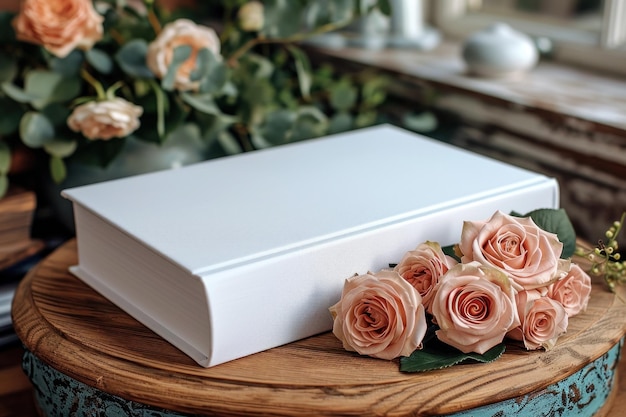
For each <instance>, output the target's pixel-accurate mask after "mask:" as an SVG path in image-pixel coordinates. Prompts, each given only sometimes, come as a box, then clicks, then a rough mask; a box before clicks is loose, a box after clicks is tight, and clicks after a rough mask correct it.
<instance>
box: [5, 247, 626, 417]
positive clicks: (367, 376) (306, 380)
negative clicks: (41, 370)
mask: <svg viewBox="0 0 626 417" xmlns="http://www.w3.org/2000/svg"><path fill="white" fill-rule="evenodd" d="M111 261H112V262H113V261H114V260H111ZM76 262H77V257H76V245H75V241H70V242H69V243H67V244H65V245H64V246H62V247H61V248H60V249H58V250H57V251H56V252H54V253H53V254H52V255H51V256H49V257H48V258H46V260H45V261H44V262H42V263H40V264H39V265H38V266H37V267H36V268H35V269H33V270H32V271H31V272H30V273H29V275H28V276H27V277H26V278H25V279H24V281H23V282H22V284H21V285H20V287H19V288H18V291H17V293H16V299H15V302H14V306H13V318H14V326H15V329H16V332H17V334H18V336H19V337H20V339H21V340H22V341H23V342H24V344H25V346H26V348H28V349H29V350H31V351H32V352H33V353H35V355H37V357H38V358H40V359H41V360H43V361H44V362H46V363H48V364H49V365H50V366H52V367H54V368H56V369H57V370H59V371H61V372H63V373H65V374H66V375H68V376H70V377H72V378H74V379H76V380H79V381H81V382H84V383H86V384H88V385H91V386H94V387H96V388H99V389H101V390H104V391H106V392H108V393H111V394H114V395H118V396H120V397H123V398H126V399H129V400H134V401H137V402H140V403H144V404H149V405H153V406H157V407H164V408H168V409H171V410H174V411H179V412H186V413H197V414H219V415H258V414H274V415H311V413H312V412H313V413H314V414H316V415H330V414H338V413H339V414H344V415H363V416H366V415H377V414H378V415H380V414H395V415H411V414H412V415H437V414H447V413H453V412H457V411H460V410H465V409H470V408H474V407H477V406H480V405H484V404H488V403H493V402H498V401H503V400H506V399H509V398H514V397H517V396H520V395H525V394H527V393H532V392H535V391H538V390H541V389H543V388H545V387H546V386H547V385H549V384H552V383H555V382H557V381H559V380H561V379H563V378H565V377H567V376H569V375H571V374H573V373H574V372H576V371H577V370H579V369H580V368H582V367H583V366H584V365H586V364H588V363H590V362H592V361H594V360H595V359H597V358H598V357H600V356H601V355H603V354H604V353H605V352H607V351H608V350H609V349H610V348H611V347H612V346H614V345H615V344H616V343H617V342H618V341H619V340H620V338H621V337H622V336H623V335H624V330H625V328H626V303H624V302H622V301H620V300H619V299H618V298H617V297H616V296H615V295H614V294H612V293H610V292H608V291H607V290H606V289H605V287H604V286H603V283H602V282H596V283H594V289H593V294H592V298H591V302H590V305H589V307H588V309H587V311H586V312H585V313H583V314H581V315H579V316H576V317H574V318H572V319H571V321H570V326H569V329H568V333H567V334H566V335H565V336H563V337H562V338H561V339H560V340H559V342H558V343H557V346H556V347H555V348H554V349H553V350H551V351H548V352H544V351H534V352H527V351H525V350H524V349H523V348H521V347H519V345H515V344H509V345H508V347H507V351H506V353H505V354H504V355H503V357H502V358H500V359H498V360H497V361H495V362H493V363H490V364H469V365H460V366H455V367H452V368H447V369H443V370H439V371H431V372H427V373H419V374H406V373H400V372H399V371H398V363H397V361H383V360H378V359H372V358H367V357H361V356H358V355H356V354H353V353H349V352H346V351H344V350H343V349H342V347H341V343H340V342H339V341H338V340H336V339H335V337H334V336H333V335H332V334H330V333H324V334H321V335H318V336H315V337H311V338H308V339H304V340H301V341H298V342H295V343H291V344H289V345H286V346H282V347H279V348H275V349H270V350H268V351H265V352H261V353H258V354H255V355H251V356H249V357H246V358H243V359H239V360H236V361H232V362H229V363H226V364H223V365H219V366H216V367H213V368H208V369H204V368H201V367H199V366H198V365H197V364H195V362H193V361H192V360H191V359H189V358H188V357H187V356H185V355H184V354H182V353H181V352H180V351H178V350H177V349H176V348H174V347H173V346H172V345H170V344H169V343H167V342H165V341H164V340H163V339H161V338H160V337H159V336H157V335H155V334H154V333H152V332H151V331H150V330H148V329H147V328H145V327H144V326H143V325H141V324H140V323H138V322H137V321H135V320H134V319H132V318H131V317H129V316H128V315H127V314H126V313H124V312H122V311H121V310H120V309H118V308H117V307H116V306H114V305H113V304H111V303H110V302H109V301H107V300H106V299H104V298H103V297H102V296H100V295H99V294H97V293H96V292H95V291H93V290H92V289H91V288H90V287H88V286H87V285H85V284H84V283H82V282H81V281H80V280H78V279H77V278H75V277H74V276H72V275H71V274H69V273H68V266H70V265H73V264H75V263H76ZM621 295H622V297H623V298H626V294H625V293H624V292H622V293H621ZM241 343H246V335H241Z"/></svg>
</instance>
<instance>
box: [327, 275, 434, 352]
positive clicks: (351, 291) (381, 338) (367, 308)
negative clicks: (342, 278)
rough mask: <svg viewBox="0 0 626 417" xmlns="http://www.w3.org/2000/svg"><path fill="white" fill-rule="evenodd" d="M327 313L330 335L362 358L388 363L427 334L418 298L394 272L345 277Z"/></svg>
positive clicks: (417, 345)
mask: <svg viewBox="0 0 626 417" xmlns="http://www.w3.org/2000/svg"><path fill="white" fill-rule="evenodd" d="M330 312H331V314H332V316H333V320H334V322H333V333H334V334H335V336H336V337H337V338H338V339H339V340H341V342H342V343H343V347H344V349H346V350H348V351H354V352H358V353H359V354H361V355H369V356H372V357H375V358H380V359H387V360H391V359H394V358H397V357H399V356H409V355H410V354H411V353H413V351H414V350H415V349H417V348H418V347H420V346H421V343H422V340H423V338H424V335H425V334H426V328H427V324H426V315H425V311H424V306H423V305H422V299H421V296H420V295H419V293H418V292H417V291H416V290H415V289H414V288H413V287H412V286H411V285H410V284H409V283H408V282H407V281H405V280H404V279H402V277H400V276H399V275H398V274H397V273H396V272H394V271H388V270H384V271H380V272H378V273H376V274H372V273H367V274H364V275H355V276H353V277H350V278H348V279H347V280H346V282H345V284H344V287H343V291H342V294H341V299H340V300H339V301H338V302H337V303H336V304H335V305H333V306H332V307H330Z"/></svg>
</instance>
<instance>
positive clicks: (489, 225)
mask: <svg viewBox="0 0 626 417" xmlns="http://www.w3.org/2000/svg"><path fill="white" fill-rule="evenodd" d="M459 249H460V251H461V253H462V254H463V256H462V258H461V261H462V262H463V263H467V262H471V261H477V262H480V263H481V264H483V265H492V266H495V267H496V268H498V269H500V270H501V271H502V272H504V273H505V274H507V275H508V276H509V277H510V278H511V280H512V285H513V287H514V288H515V289H516V290H517V291H522V290H528V289H532V288H537V287H541V286H545V285H548V284H549V283H550V282H552V281H554V280H556V279H557V278H559V277H560V276H562V275H564V274H565V273H566V271H561V270H559V266H561V265H562V264H561V263H560V262H559V257H560V256H561V251H562V249H563V244H562V243H561V242H560V241H559V239H558V237H557V236H556V235H555V234H554V233H549V232H546V231H545V230H543V229H541V228H540V227H538V226H537V225H536V224H535V222H534V221H533V220H532V219H531V218H530V217H527V218H519V217H513V216H509V215H506V214H504V213H502V212H500V211H497V212H496V213H495V214H494V215H493V216H492V217H491V218H490V219H489V220H488V221H487V222H469V221H466V222H464V223H463V231H462V233H461V241H460V243H459Z"/></svg>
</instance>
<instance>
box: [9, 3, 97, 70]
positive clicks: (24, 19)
mask: <svg viewBox="0 0 626 417" xmlns="http://www.w3.org/2000/svg"><path fill="white" fill-rule="evenodd" d="M103 20H104V18H103V17H102V16H101V15H99V14H98V13H97V12H96V10H95V9H94V7H93V3H92V1H91V0H24V2H23V3H22V7H21V10H20V12H19V14H18V15H17V17H15V19H14V20H13V27H14V28H15V32H16V36H17V39H19V40H22V41H26V42H31V43H34V44H37V45H41V46H43V47H44V48H45V49H46V50H48V51H49V52H50V53H52V54H54V55H56V56H57V57H60V58H63V57H65V56H67V55H68V54H69V53H70V52H72V51H73V50H74V49H75V48H79V49H84V50H88V49H91V48H92V47H93V45H94V44H95V43H96V42H98V41H99V40H100V39H102V34H103V28H102V22H103Z"/></svg>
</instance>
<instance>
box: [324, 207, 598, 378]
mask: <svg viewBox="0 0 626 417" xmlns="http://www.w3.org/2000/svg"><path fill="white" fill-rule="evenodd" d="M533 218H534V219H536V221H535V220H533ZM538 224H541V225H542V226H543V228H542V227H539V226H538ZM557 233H558V235H557ZM559 236H561V240H559ZM575 247H576V243H575V233H574V231H573V227H572V226H571V223H570V222H569V219H568V218H567V215H566V214H565V212H564V211H563V210H549V209H542V210H537V211H535V212H532V213H529V214H528V215H527V216H526V217H518V216H514V215H507V214H504V213H502V212H500V211H498V212H496V213H495V214H494V215H493V216H492V217H491V218H490V219H489V220H487V221H466V222H464V224H463V229H462V233H461V239H460V241H459V243H458V244H456V245H454V246H453V247H452V251H450V248H442V247H441V246H440V245H439V243H436V242H431V241H426V242H424V243H421V244H419V245H418V246H417V247H416V248H415V249H414V250H411V251H409V252H407V253H406V254H405V255H404V256H403V257H402V259H401V260H400V262H399V263H398V264H395V265H390V269H385V270H381V271H379V272H376V273H371V272H368V273H366V274H363V275H354V276H352V277H350V278H348V279H347V280H346V282H345V285H344V288H343V292H342V295H341V299H340V300H339V302H337V303H336V304H335V305H333V306H332V307H330V312H331V314H332V316H333V319H334V325H333V333H334V334H335V336H336V337H337V338H338V339H339V340H341V341H342V343H343V347H344V348H345V349H346V350H349V351H355V352H358V353H359V354H362V355H369V356H372V357H376V358H381V359H388V360H391V359H394V358H397V357H403V358H402V359H401V370H426V369H433V368H441V367H444V366H449V365H452V364H454V363H457V362H459V361H461V360H464V359H467V358H472V359H476V360H480V361H483V362H486V361H491V360H493V359H495V358H497V357H499V356H500V355H501V354H502V352H504V344H503V341H504V340H505V338H508V339H513V340H516V341H519V342H521V343H522V344H523V345H524V347H525V348H526V349H528V350H535V349H540V348H543V349H550V348H552V347H553V346H554V345H555V344H556V342H557V339H558V338H559V336H561V335H562V334H564V333H565V332H566V331H567V326H568V320H569V318H571V317H573V316H575V315H576V314H578V313H580V312H582V311H584V310H585V309H586V307H587V303H588V301H589V297H590V294H591V278H590V277H589V275H587V273H585V272H584V271H583V269H582V268H581V267H580V266H579V265H577V264H575V263H573V262H571V260H570V258H569V257H570V256H571V255H572V254H573V253H574V249H575ZM444 249H446V251H445V252H444ZM426 344H429V345H430V344H436V348H435V350H444V351H447V352H448V353H450V352H452V353H451V354H449V355H448V358H447V359H445V358H444V360H442V361H440V360H433V359H432V357H430V359H429V360H428V361H427V362H429V363H428V364H423V363H419V361H420V360H421V359H420V351H421V350H422V348H423V347H424V346H425V345H426ZM431 351H432V349H431ZM421 358H422V360H423V358H424V357H423V356H421Z"/></svg>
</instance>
